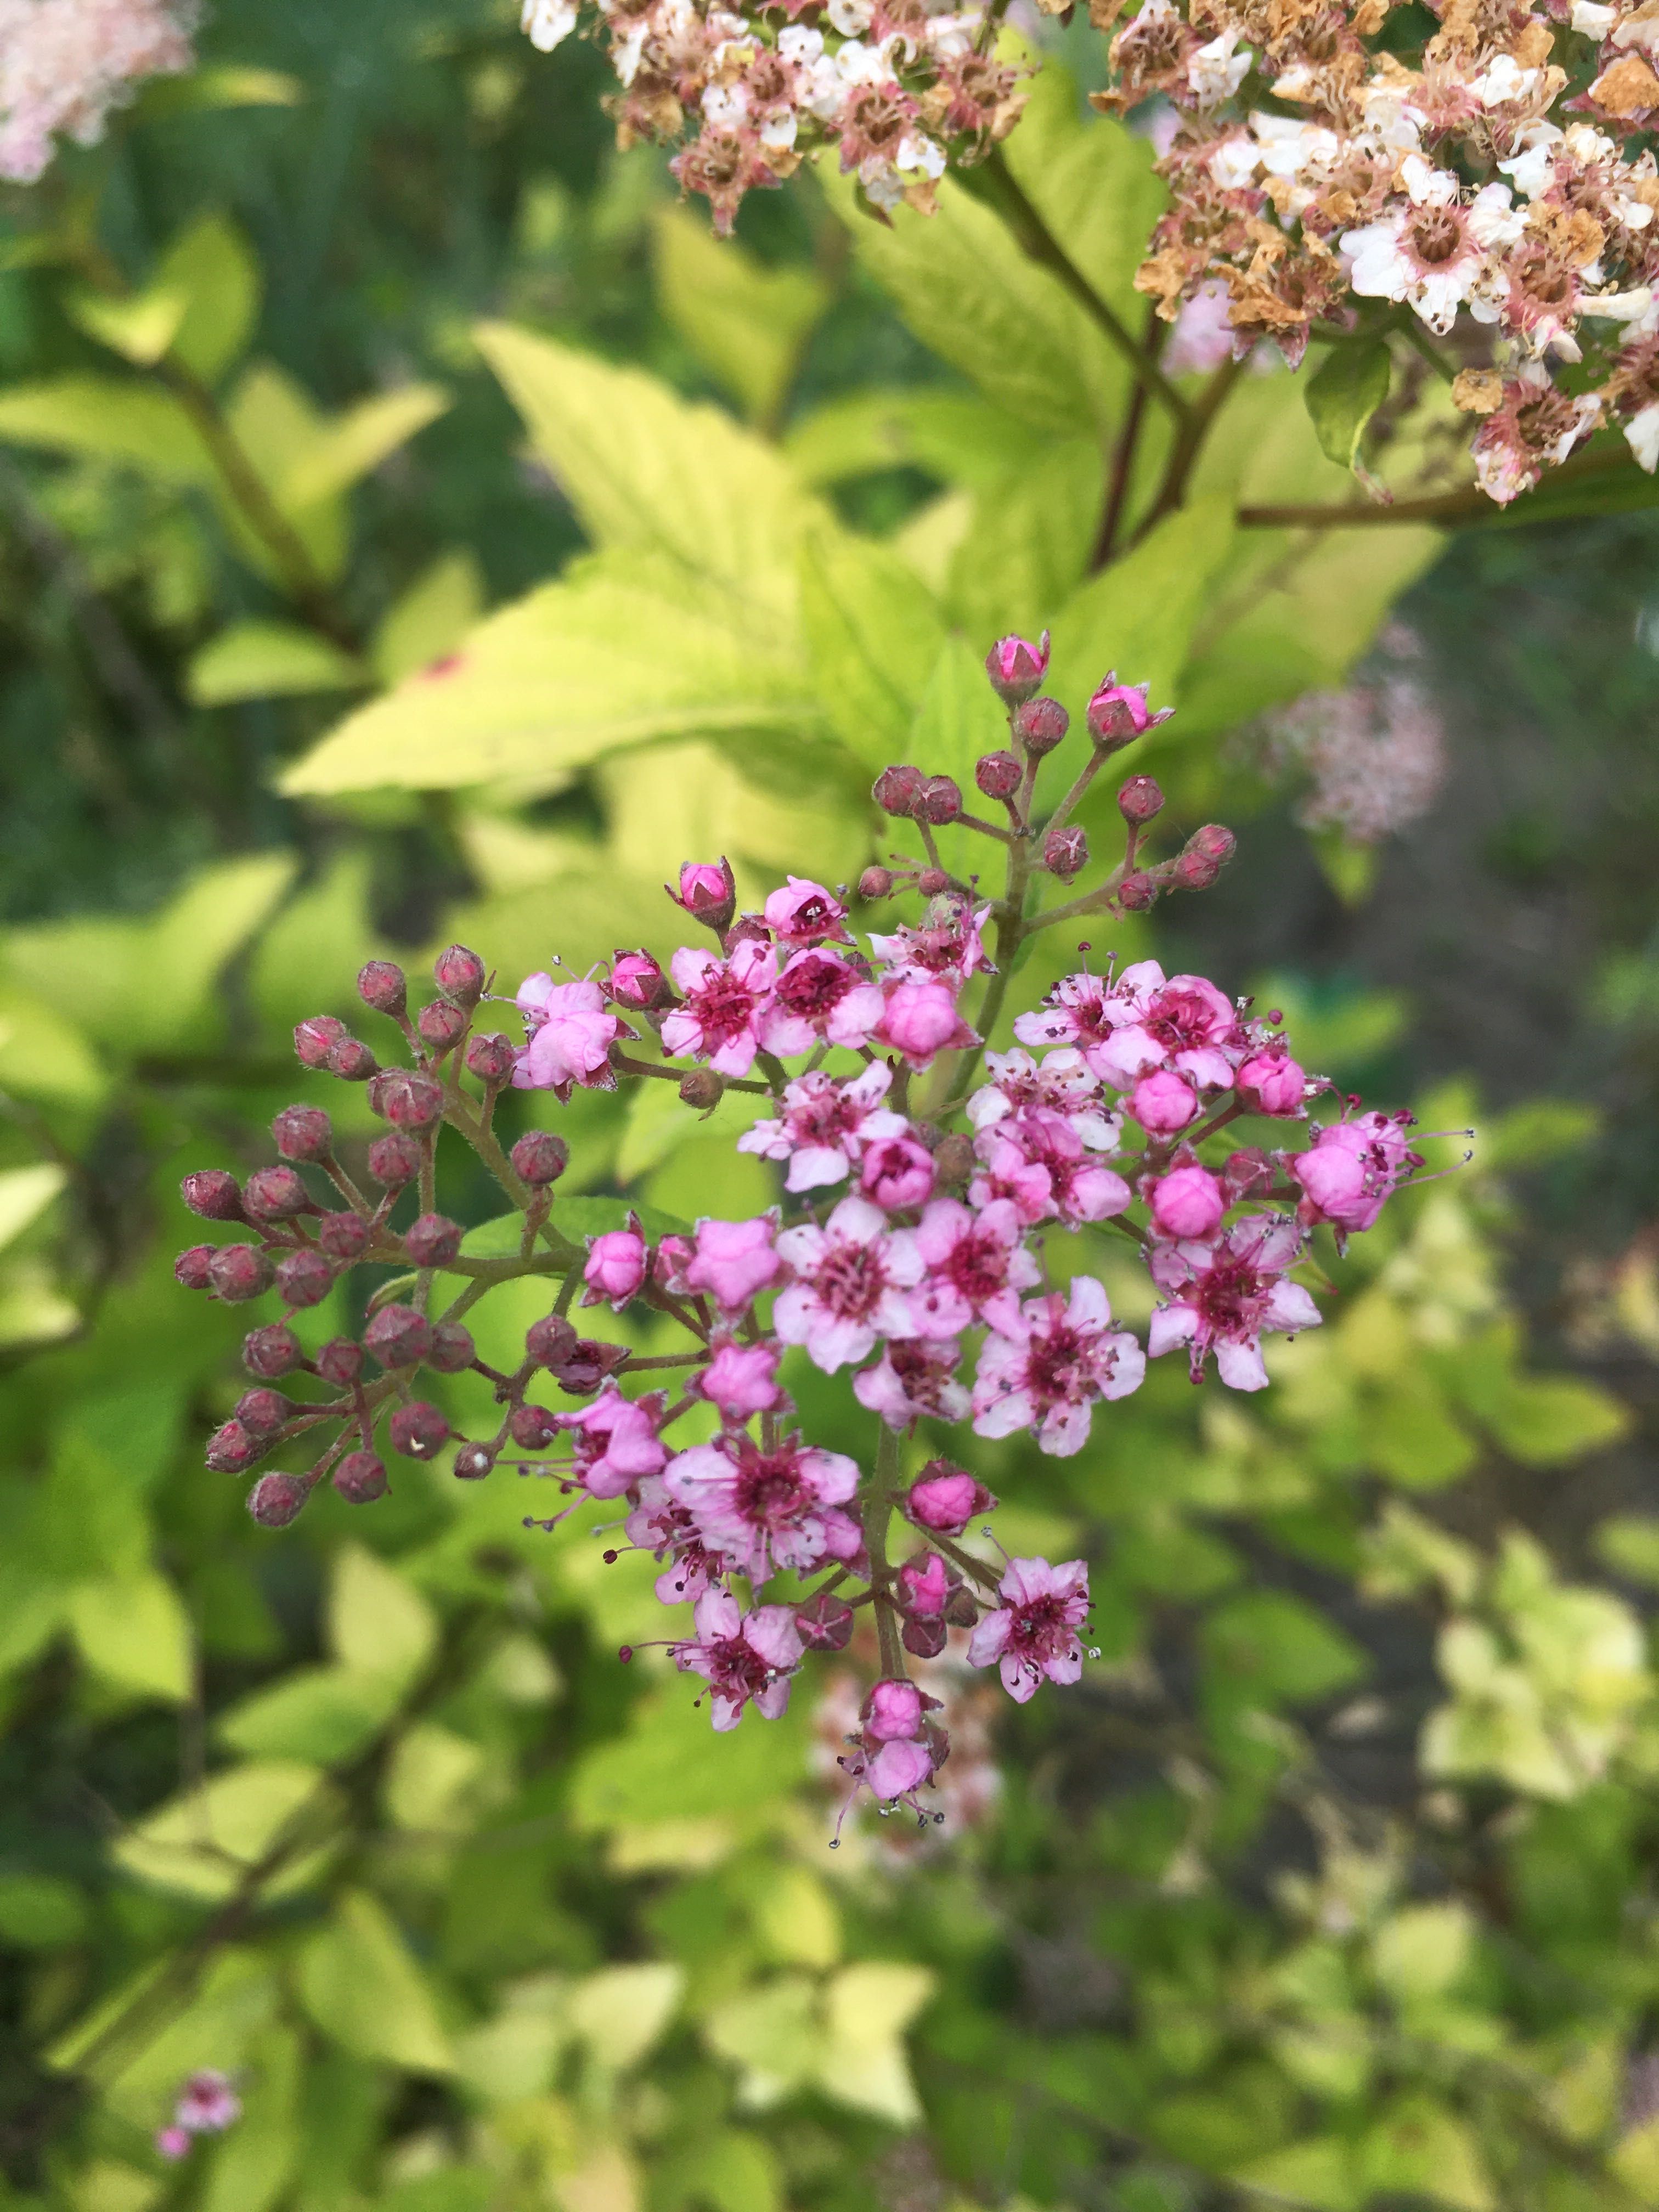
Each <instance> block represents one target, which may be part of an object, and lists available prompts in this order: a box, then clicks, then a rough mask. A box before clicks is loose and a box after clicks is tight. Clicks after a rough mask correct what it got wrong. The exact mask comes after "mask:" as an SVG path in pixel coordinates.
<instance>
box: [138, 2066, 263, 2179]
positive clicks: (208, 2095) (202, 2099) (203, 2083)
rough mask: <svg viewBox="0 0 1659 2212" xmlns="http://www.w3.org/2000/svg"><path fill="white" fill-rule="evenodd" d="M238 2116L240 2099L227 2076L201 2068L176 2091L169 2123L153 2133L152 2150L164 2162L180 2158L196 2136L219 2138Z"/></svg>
mask: <svg viewBox="0 0 1659 2212" xmlns="http://www.w3.org/2000/svg"><path fill="white" fill-rule="evenodd" d="M241 2117H242V2100H241V2099H240V2097H239V2096H238V2095H237V2094H236V2092H235V2090H234V2088H232V2087H231V2085H230V2077H229V2075H227V2074H220V2073H218V2072H216V2071H215V2069H213V2068H211V2067H204V2069H203V2070H202V2071H201V2072H200V2073H199V2074H192V2075H191V2077H190V2079H189V2081H186V2082H185V2086H184V2087H183V2088H182V2089H181V2090H180V2091H179V2100H178V2102H177V2103H176V2104H175V2105H174V2106H173V2118H172V2120H171V2122H170V2123H169V2124H167V2126H166V2127H164V2128H158V2129H157V2130H156V2131H155V2148H156V2149H157V2150H158V2151H159V2152H160V2153H161V2156H162V2157H163V2158H165V2159H168V2160H179V2159H181V2158H183V2157H185V2155H186V2154H187V2153H188V2151H189V2149H190V2147H191V2143H192V2142H194V2141H195V2139H196V2137H197V2136H217V2135H222V2134H223V2133H224V2131H225V2130H226V2129H227V2128H228V2127H234V2125H235V2124H236V2122H237V2121H238V2120H240V2118H241Z"/></svg>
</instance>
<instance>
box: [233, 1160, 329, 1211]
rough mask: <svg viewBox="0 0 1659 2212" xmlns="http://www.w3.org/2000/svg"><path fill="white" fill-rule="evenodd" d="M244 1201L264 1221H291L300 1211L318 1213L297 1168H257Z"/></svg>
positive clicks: (244, 1194) (248, 1183)
mask: <svg viewBox="0 0 1659 2212" xmlns="http://www.w3.org/2000/svg"><path fill="white" fill-rule="evenodd" d="M242 1204H243V1206H245V1207H246V1210H247V1212H249V1213H250V1214H254V1215H257V1216H258V1218H259V1219H260V1220H261V1221H291V1220H292V1219H293V1218H294V1216H295V1214H296V1213H314V1212H316V1207H315V1205H314V1204H313V1200H312V1196H311V1193H310V1192H309V1191H308V1190H307V1188H306V1187H305V1181H304V1178H303V1177H302V1176H301V1174H300V1173H299V1170H297V1169H295V1168H289V1167H281V1168H255V1170H253V1173H252V1175H251V1176H249V1177H248V1179H247V1184H246V1188H245V1189H244V1191H243V1193H242Z"/></svg>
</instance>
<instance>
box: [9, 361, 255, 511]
mask: <svg viewBox="0 0 1659 2212" xmlns="http://www.w3.org/2000/svg"><path fill="white" fill-rule="evenodd" d="M0 438H4V439H9V440H10V441H11V442H12V443H13V444H14V445H19V446H40V447H44V448H45V449H46V451H47V452H48V453H74V454H76V455H78V456H80V457H81V458H82V459H88V460H99V461H124V462H125V463H127V464H128V465H130V466H131V467H133V468H136V469H137V470H139V471H141V472H142V473H143V474H144V475H145V476H149V477H155V478H157V479H158V480H159V481H160V482H161V483H167V484H199V483H212V482H213V480H214V475H213V465H212V463H211V461H210V459H209V457H208V453H207V449H206V447H204V445H203V443H202V441H201V439H200V437H199V436H198V435H197V430H196V427H195V425H194V423H192V422H191V419H190V417H189V416H188V415H186V414H185V410H184V409H183V408H182V407H181V406H180V405H179V403H178V401H177V400H176V399H174V398H173V396H172V395H171V393H169V392H162V391H160V390H158V389H156V388H155V386H151V385H146V384H140V383H138V382H137V380H125V379H123V378H120V377H114V376H58V377H52V378H49V379H47V380H45V381H43V382H40V383H38V384H14V385H11V386H9V387H8V388H6V389H5V390H3V391H0Z"/></svg>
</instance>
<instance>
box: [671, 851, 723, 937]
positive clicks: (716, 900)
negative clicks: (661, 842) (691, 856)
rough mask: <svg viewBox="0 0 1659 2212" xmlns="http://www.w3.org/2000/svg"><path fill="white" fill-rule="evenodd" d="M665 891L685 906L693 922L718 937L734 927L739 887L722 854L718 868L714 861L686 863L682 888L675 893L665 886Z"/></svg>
mask: <svg viewBox="0 0 1659 2212" xmlns="http://www.w3.org/2000/svg"><path fill="white" fill-rule="evenodd" d="M663 888H664V889H665V890H668V896H669V897H670V898H671V899H672V900H673V902H674V903H675V905H676V906H678V907H683V908H684V909H685V911H686V913H687V914H689V915H690V917H691V919H692V921H700V922H702V925H703V927H704V928H705V929H712V930H713V931H714V933H715V935H716V936H717V937H719V936H723V935H724V934H725V933H726V931H727V930H728V929H730V927H732V915H734V914H736V912H737V910H738V886H737V881H736V878H734V877H733V875H732V863H731V862H730V861H729V860H726V858H725V856H724V855H723V854H722V856H721V858H720V864H719V866H715V864H714V862H713V861H712V860H687V861H685V862H684V865H683V866H682V867H681V869H680V883H679V889H678V890H669V888H668V886H667V885H666V884H665V885H664V886H663Z"/></svg>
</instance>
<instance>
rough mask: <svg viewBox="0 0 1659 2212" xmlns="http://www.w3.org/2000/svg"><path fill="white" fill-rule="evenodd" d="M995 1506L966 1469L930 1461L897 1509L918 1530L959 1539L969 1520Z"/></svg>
mask: <svg viewBox="0 0 1659 2212" xmlns="http://www.w3.org/2000/svg"><path fill="white" fill-rule="evenodd" d="M994 1504H996V1499H995V1498H994V1497H993V1496H992V1495H991V1493H990V1492H989V1491H988V1490H987V1488H986V1487H985V1486H984V1484H983V1483H982V1482H980V1481H979V1480H976V1479H975V1477H974V1476H973V1475H971V1474H969V1473H968V1472H967V1471H966V1469H965V1468H959V1467H954V1466H952V1465H951V1462H950V1461H949V1460H947V1459H930V1460H929V1461H928V1462H927V1466H926V1467H924V1468H922V1470H921V1474H920V1475H919V1476H918V1477H917V1479H916V1480H915V1482H913V1483H912V1484H911V1486H910V1488H909V1492H908V1495H907V1496H906V1497H904V1498H902V1499H901V1501H900V1504H899V1510H900V1511H901V1512H902V1514H903V1516H904V1517H905V1519H906V1520H907V1521H911V1522H915V1525H916V1527H917V1528H926V1529H927V1530H928V1531H929V1532H930V1533H931V1534H933V1535H936V1536H960V1535H961V1534H963V1530H964V1529H965V1528H967V1526H968V1523H969V1522H970V1521H974V1520H977V1518H978V1517H979V1516H980V1515H981V1513H988V1512H989V1511H990V1510H991V1509H992V1507H993V1506H994Z"/></svg>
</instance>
